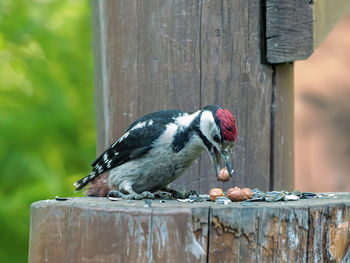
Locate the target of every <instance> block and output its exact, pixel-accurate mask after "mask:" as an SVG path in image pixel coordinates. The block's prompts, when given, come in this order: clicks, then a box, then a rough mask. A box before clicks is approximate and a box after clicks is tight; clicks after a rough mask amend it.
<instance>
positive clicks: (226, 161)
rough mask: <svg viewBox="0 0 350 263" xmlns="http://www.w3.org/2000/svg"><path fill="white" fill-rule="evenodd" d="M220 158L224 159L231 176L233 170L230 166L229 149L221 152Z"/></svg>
mask: <svg viewBox="0 0 350 263" xmlns="http://www.w3.org/2000/svg"><path fill="white" fill-rule="evenodd" d="M221 156H222V158H223V159H224V161H225V164H226V167H227V170H228V173H229V175H230V177H232V174H233V170H232V166H231V151H228V152H224V153H222V154H221Z"/></svg>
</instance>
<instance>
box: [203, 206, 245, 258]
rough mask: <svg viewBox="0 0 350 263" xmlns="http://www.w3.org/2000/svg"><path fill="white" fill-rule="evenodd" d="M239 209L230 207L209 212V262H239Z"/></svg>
mask: <svg viewBox="0 0 350 263" xmlns="http://www.w3.org/2000/svg"><path fill="white" fill-rule="evenodd" d="M241 213H242V210H241V209H236V210H235V212H234V213H233V211H232V208H231V207H215V208H211V210H210V240H209V254H208V257H209V262H239V258H240V254H239V253H240V250H239V249H238V248H239V246H240V237H241V233H242V230H241Z"/></svg>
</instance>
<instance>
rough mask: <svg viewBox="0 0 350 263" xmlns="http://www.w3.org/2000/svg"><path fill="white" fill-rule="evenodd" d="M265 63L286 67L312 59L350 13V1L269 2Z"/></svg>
mask: <svg viewBox="0 0 350 263" xmlns="http://www.w3.org/2000/svg"><path fill="white" fill-rule="evenodd" d="M265 4H266V5H265V10H264V14H265V18H266V19H265V41H266V43H265V44H266V45H265V49H266V56H265V60H266V61H267V62H268V63H272V64H275V63H286V62H292V61H296V60H303V59H306V58H308V57H309V56H310V55H311V54H312V52H313V51H314V50H315V49H316V48H317V47H318V46H319V45H320V44H321V43H322V41H323V40H324V39H325V38H326V36H327V35H328V33H329V32H330V31H331V30H332V29H333V27H334V26H335V24H336V23H337V22H338V21H339V20H340V19H341V18H342V17H343V16H344V15H345V14H346V13H347V12H349V11H350V1H348V0H336V1H328V0H293V1H289V0H265Z"/></svg>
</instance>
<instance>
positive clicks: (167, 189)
mask: <svg viewBox="0 0 350 263" xmlns="http://www.w3.org/2000/svg"><path fill="white" fill-rule="evenodd" d="M161 191H163V192H168V193H170V194H171V196H172V197H173V198H179V199H185V198H188V197H189V196H191V195H196V196H199V195H198V193H197V192H196V191H195V190H190V191H188V192H187V191H186V190H183V191H177V190H175V189H172V188H171V187H170V186H169V185H167V186H165V187H164V188H162V189H161Z"/></svg>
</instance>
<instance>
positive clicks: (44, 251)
mask: <svg viewBox="0 0 350 263" xmlns="http://www.w3.org/2000/svg"><path fill="white" fill-rule="evenodd" d="M150 203H151V206H150V207H144V205H145V202H144V201H142V200H141V201H132V202H130V201H116V202H111V201H109V200H108V199H107V198H70V199H69V200H68V201H55V200H45V201H40V202H36V203H34V204H32V206H31V228H30V246H29V263H34V262H35V263H40V262H68V263H70V262H75V263H78V262H269V263H270V262H349V259H350V258H349V254H350V253H349V251H350V250H349V249H350V227H349V224H350V222H349V220H350V194H349V193H335V196H334V197H332V198H324V199H312V200H311V199H309V200H299V201H294V202H276V203H267V202H265V203H264V202H258V203H241V202H238V203H231V204H229V205H227V206H225V205H218V204H216V203H214V202H203V203H181V202H178V201H176V200H172V201H169V200H168V201H166V202H165V203H160V202H159V200H152V201H150Z"/></svg>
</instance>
